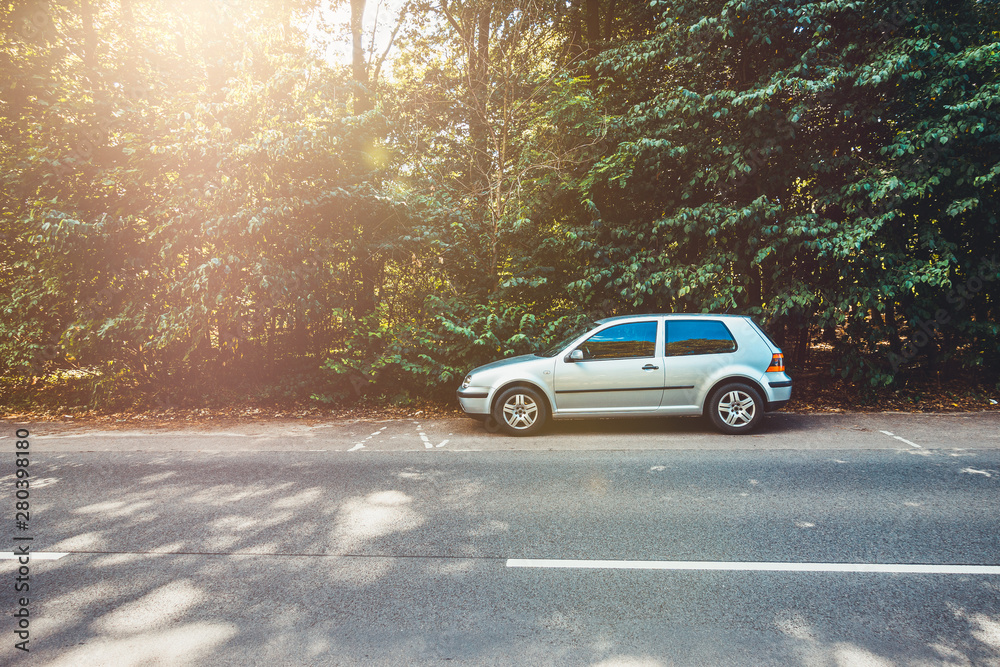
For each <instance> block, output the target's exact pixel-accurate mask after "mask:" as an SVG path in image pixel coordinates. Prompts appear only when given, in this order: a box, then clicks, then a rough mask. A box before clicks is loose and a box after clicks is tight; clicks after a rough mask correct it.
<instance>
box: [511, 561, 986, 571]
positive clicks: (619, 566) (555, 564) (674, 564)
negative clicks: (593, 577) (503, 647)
mask: <svg viewBox="0 0 1000 667" xmlns="http://www.w3.org/2000/svg"><path fill="white" fill-rule="evenodd" d="M507 567H538V568H569V569H589V570H716V571H740V572H876V573H893V574H895V573H903V574H1000V565H924V564H911V563H769V562H740V561H730V562H726V561H707V560H705V561H699V560H564V559H558V558H508V559H507Z"/></svg>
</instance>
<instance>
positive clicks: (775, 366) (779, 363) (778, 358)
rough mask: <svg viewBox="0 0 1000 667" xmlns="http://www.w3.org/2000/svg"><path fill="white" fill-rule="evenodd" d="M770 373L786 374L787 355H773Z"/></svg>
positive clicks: (769, 367)
mask: <svg viewBox="0 0 1000 667" xmlns="http://www.w3.org/2000/svg"><path fill="white" fill-rule="evenodd" d="M767 372H768V373H784V372H785V355H783V354H782V353H781V352H778V353H777V354H772V355H771V365H770V366H768V367H767Z"/></svg>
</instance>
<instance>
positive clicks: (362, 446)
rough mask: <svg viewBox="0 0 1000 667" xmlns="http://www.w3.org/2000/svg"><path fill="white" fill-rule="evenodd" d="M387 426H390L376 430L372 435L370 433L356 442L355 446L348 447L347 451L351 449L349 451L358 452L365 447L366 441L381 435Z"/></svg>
mask: <svg viewBox="0 0 1000 667" xmlns="http://www.w3.org/2000/svg"><path fill="white" fill-rule="evenodd" d="M386 428H388V427H387V426H383V427H382V428H380V429H379V430H377V431H375V432H374V433H372V434H371V435H369V436H368V437H367V438H365V439H364V440H362V441H361V442H356V443H354V446H353V447H351V448H350V449H348V450H347V451H349V452H356V451H358V450H359V449H364V448H365V443H366V442H368V441H369V440H371V439H372V438H374V437H375V436H376V435H379V434H380V433H382V431H384V430H385V429H386Z"/></svg>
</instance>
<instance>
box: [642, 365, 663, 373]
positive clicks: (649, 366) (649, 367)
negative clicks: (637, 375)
mask: <svg viewBox="0 0 1000 667" xmlns="http://www.w3.org/2000/svg"><path fill="white" fill-rule="evenodd" d="M642 370H644V371H658V370H660V367H659V366H654V365H653V364H646V365H645V366H643V367H642Z"/></svg>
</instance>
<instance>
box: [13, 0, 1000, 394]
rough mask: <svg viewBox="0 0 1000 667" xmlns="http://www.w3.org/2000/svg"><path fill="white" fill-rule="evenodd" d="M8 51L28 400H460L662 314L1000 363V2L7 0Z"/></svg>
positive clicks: (790, 356)
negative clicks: (482, 379)
mask: <svg viewBox="0 0 1000 667" xmlns="http://www.w3.org/2000/svg"><path fill="white" fill-rule="evenodd" d="M376 13H377V14H378V17H379V21H380V22H381V25H382V26H383V29H382V30H380V31H379V33H378V35H377V37H378V38H377V39H376V34H375V32H374V31H373V30H371V29H369V28H367V27H366V26H367V25H370V24H371V19H372V16H373V15H375V14H376ZM366 20H367V21H368V23H366ZM338 40H340V42H343V43H344V44H346V45H347V48H346V49H345V50H344V53H345V55H344V56H340V55H334V56H331V53H332V50H331V48H330V45H331V44H334V43H339V42H338ZM0 65H2V66H0V165H2V168H0V178H2V181H3V187H2V192H0V312H2V321H0V393H3V394H5V397H3V398H0V403H4V402H5V401H7V402H14V401H21V402H27V403H31V402H32V401H35V400H39V396H41V395H42V394H43V393H44V392H43V388H44V387H52V386H62V387H72V389H73V392H75V393H74V394H73V396H75V398H74V399H73V400H76V401H77V402H78V403H79V405H83V406H87V407H92V408H102V409H117V408H120V407H122V406H143V405H164V404H171V405H172V404H177V405H198V404H203V403H207V402H210V401H231V400H243V399H247V398H254V399H261V400H264V399H267V400H271V399H273V400H296V401H305V402H307V403H310V404H315V405H344V404H351V403H353V402H358V401H376V402H377V401H389V402H406V401H411V400H416V399H418V398H419V399H426V398H437V399H440V400H443V401H447V400H449V398H451V399H452V400H453V397H454V391H455V389H456V387H457V385H458V384H459V383H460V382H461V380H462V378H463V376H464V375H465V373H467V372H468V371H469V370H470V369H471V368H472V367H474V366H476V365H478V364H481V363H485V362H488V361H491V360H494V359H497V358H500V357H503V356H509V355H516V354H524V353H528V352H532V351H535V350H538V349H542V348H544V347H545V346H546V345H547V344H550V343H551V342H553V341H554V340H557V339H559V338H561V337H562V336H563V335H564V334H565V333H566V331H567V330H568V329H570V328H572V327H575V326H578V325H580V324H581V323H582V322H583V321H586V320H592V319H594V318H599V317H604V316H609V315H618V314H629V313H641V312H728V313H739V314H746V315H750V316H752V317H754V318H755V319H756V320H757V321H758V322H759V323H761V324H762V326H763V327H764V328H765V329H766V330H767V331H768V332H769V333H770V335H771V337H772V338H774V339H775V340H776V341H777V342H778V344H779V345H781V346H782V347H783V349H784V351H785V359H786V363H787V364H788V367H789V369H790V370H789V372H790V374H791V375H792V376H793V377H794V376H795V375H796V371H797V370H801V369H802V368H804V367H805V366H806V364H807V363H810V355H814V356H813V357H812V362H815V361H816V357H815V355H816V354H817V352H816V350H817V349H820V348H821V349H822V350H823V351H824V352H823V356H822V362H821V363H822V365H823V372H824V374H825V375H826V376H828V377H830V378H831V379H837V380H838V381H840V382H842V383H846V384H844V385H843V386H847V387H850V390H851V391H852V392H855V393H856V394H857V396H859V397H861V398H862V399H864V397H866V396H875V395H877V394H878V392H884V391H905V389H906V387H908V386H912V385H913V384H914V383H920V382H924V381H927V380H928V379H934V380H935V381H938V382H941V381H943V382H947V381H950V380H953V379H956V378H959V379H962V380H963V381H972V382H978V383H980V384H983V385H985V386H987V387H994V391H996V390H1000V383H998V382H997V379H998V378H1000V335H998V334H1000V289H998V281H1000V242H998V236H1000V235H998V222H997V216H998V212H1000V206H998V203H1000V201H998V195H1000V191H998V182H1000V3H997V2H995V1H993V0H954V1H952V2H937V1H934V0H891V1H886V0H877V1H868V0H823V1H819V0H816V1H812V0H669V1H668V0H652V1H647V0H642V1H635V0H631V1H630V0H546V1H544V2H543V1H541V0H497V1H493V2H488V1H485V0H407V1H404V0H398V1H397V2H387V1H385V0H383V1H382V2H373V1H372V0H369V1H368V2H365V0H349V1H344V0H340V1H338V0H333V2H330V1H329V0H324V1H320V0H197V1H196V0H24V1H19V2H11V1H0Z"/></svg>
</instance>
